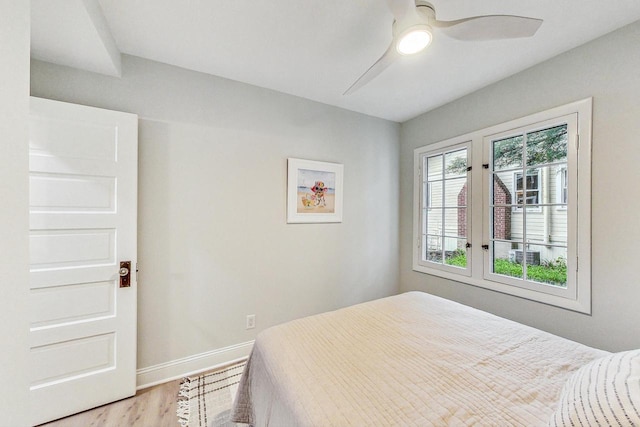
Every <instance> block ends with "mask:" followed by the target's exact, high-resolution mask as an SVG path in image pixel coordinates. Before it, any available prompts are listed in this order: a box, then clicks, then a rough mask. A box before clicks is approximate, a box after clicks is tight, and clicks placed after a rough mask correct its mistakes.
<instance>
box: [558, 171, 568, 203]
mask: <svg viewBox="0 0 640 427" xmlns="http://www.w3.org/2000/svg"><path fill="white" fill-rule="evenodd" d="M557 175H558V176H557V177H556V203H558V204H564V206H558V207H556V209H557V210H562V211H566V210H567V206H566V203H567V202H568V201H569V187H568V186H567V185H566V184H567V182H568V180H569V178H568V176H567V168H566V167H561V168H559V169H558V172H557ZM565 189H566V190H567V193H566V194H567V199H566V200H565V198H564V197H563V194H564V190H565Z"/></svg>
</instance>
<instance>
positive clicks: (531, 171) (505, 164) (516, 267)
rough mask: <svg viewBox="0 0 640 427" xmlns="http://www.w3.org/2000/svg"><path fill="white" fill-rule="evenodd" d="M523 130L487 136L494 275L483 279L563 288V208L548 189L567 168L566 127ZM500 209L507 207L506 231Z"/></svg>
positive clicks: (565, 255) (564, 261) (565, 265)
mask: <svg viewBox="0 0 640 427" xmlns="http://www.w3.org/2000/svg"><path fill="white" fill-rule="evenodd" d="M528 128H529V127H525V128H523V129H520V130H518V131H513V135H512V136H509V137H507V138H504V137H500V138H496V139H493V138H488V139H487V140H488V144H487V145H488V147H486V148H487V149H488V150H490V153H491V161H490V164H489V170H490V171H491V174H492V175H493V179H490V182H491V183H492V188H493V191H492V194H493V197H492V198H491V204H490V206H491V212H490V215H492V217H491V222H492V223H493V227H492V228H491V237H490V245H489V251H490V256H491V258H492V265H491V271H490V273H493V275H495V276H493V275H492V274H487V275H486V277H488V278H491V279H492V280H500V281H506V283H509V284H515V285H518V286H522V285H524V284H525V283H513V282H512V281H510V280H509V278H517V279H522V280H523V281H526V282H532V283H534V284H537V283H541V284H547V285H552V286H558V287H561V288H566V286H567V212H557V210H556V209H552V208H555V207H557V206H558V205H559V204H558V203H557V202H556V197H555V195H553V194H552V193H553V192H555V191H557V190H556V187H557V186H556V183H555V181H556V180H557V179H560V178H561V175H560V174H559V173H558V172H560V171H561V170H562V169H564V170H566V168H567V147H568V135H567V128H568V126H567V124H566V123H565V124H561V125H559V126H552V127H548V128H542V129H536V130H533V131H528ZM523 176H524V177H526V178H525V179H523ZM511 179H512V180H514V182H513V183H512V184H513V185H512V186H511V188H513V190H514V191H513V197H511V198H509V197H506V198H505V197H504V195H503V191H504V190H503V187H504V185H503V184H505V185H506V184H507V182H508V180H511ZM505 181H507V182H505ZM506 186H507V188H508V187H509V186H508V185H506ZM562 205H563V206H565V207H566V204H562ZM505 209H509V210H511V211H512V215H511V217H510V220H511V221H510V224H509V227H508V230H506V229H505V228H506V224H505V221H504V220H503V217H504V213H503V211H504V210H505ZM496 276H502V277H496Z"/></svg>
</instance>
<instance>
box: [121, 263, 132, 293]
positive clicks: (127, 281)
mask: <svg viewBox="0 0 640 427" xmlns="http://www.w3.org/2000/svg"><path fill="white" fill-rule="evenodd" d="M118 275H119V276H120V287H121V288H128V287H130V286H131V261H120V270H119V271H118Z"/></svg>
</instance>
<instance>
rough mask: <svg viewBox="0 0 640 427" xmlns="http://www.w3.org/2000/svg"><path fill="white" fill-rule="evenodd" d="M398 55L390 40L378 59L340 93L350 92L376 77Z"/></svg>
mask: <svg viewBox="0 0 640 427" xmlns="http://www.w3.org/2000/svg"><path fill="white" fill-rule="evenodd" d="M398 56H400V54H399V53H398V52H397V51H396V47H395V44H394V43H393V42H391V45H390V46H389V48H388V49H387V51H386V52H385V53H384V54H383V55H382V56H381V57H380V59H378V60H377V61H376V62H374V64H373V65H372V66H371V67H369V69H368V70H367V71H365V72H364V74H362V75H361V76H360V77H359V78H358V80H356V81H355V82H354V83H353V84H352V85H351V86H350V87H349V89H347V90H346V91H345V92H344V93H343V94H342V95H349V94H352V93H353V92H355V91H356V90H358V89H360V88H361V87H362V86H364V85H366V84H367V83H369V82H370V81H371V80H373V79H374V78H376V77H377V76H378V74H380V73H382V72H383V71H384V70H385V69H386V68H387V67H388V66H389V65H391V64H392V63H393V61H395V60H396V58H397V57H398Z"/></svg>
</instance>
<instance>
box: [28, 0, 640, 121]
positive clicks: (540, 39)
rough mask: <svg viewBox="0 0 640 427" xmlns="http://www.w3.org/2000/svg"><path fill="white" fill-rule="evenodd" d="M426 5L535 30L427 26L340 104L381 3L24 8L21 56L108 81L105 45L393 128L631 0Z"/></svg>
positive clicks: (581, 36)
mask: <svg viewBox="0 0 640 427" xmlns="http://www.w3.org/2000/svg"><path fill="white" fill-rule="evenodd" d="M96 2H98V3H99V6H101V8H100V7H95V6H96ZM431 3H432V4H433V5H434V6H435V9H436V16H437V18H438V19H439V20H455V19H460V18H465V17H469V16H476V15H487V14H509V15H519V16H529V17H533V18H540V19H543V20H544V23H543V24H542V27H541V28H540V30H539V31H538V33H537V34H536V35H535V36H534V37H532V38H529V39H517V40H504V41H488V42H487V41H484V42H461V41H456V40H453V39H450V38H447V37H446V36H444V35H442V34H438V33H437V30H436V33H435V34H434V42H433V44H432V45H431V46H430V47H429V49H428V50H427V51H425V52H424V53H423V54H422V55H420V56H418V57H406V58H402V61H400V62H397V63H395V64H393V65H392V66H391V67H389V68H388V69H387V70H386V71H385V72H384V73H383V74H381V75H380V76H378V77H377V78H375V79H374V80H373V81H372V82H370V83H369V84H368V85H367V86H365V87H363V88H362V89H360V90H358V91H357V92H355V93H354V94H351V95H348V96H343V95H342V93H343V92H344V91H345V90H346V89H347V88H348V87H349V86H350V85H351V84H352V83H353V82H354V81H355V80H356V79H357V78H358V77H359V76H360V75H361V74H362V73H363V72H364V71H365V70H366V69H367V68H368V67H369V66H370V65H371V64H372V63H373V62H374V61H376V60H377V59H378V58H379V57H380V55H382V53H383V52H384V51H385V50H386V48H387V46H388V45H389V42H390V40H391V22H392V20H393V18H392V16H391V13H390V12H389V10H388V8H387V5H386V1H385V0H322V1H310V0H269V1H266V0H190V1H176V0H136V1H131V0H32V56H34V57H35V58H39V59H44V60H46V61H50V62H56V63H62V64H63V65H69V66H73V67H77V68H84V69H89V70H91V71H97V70H96V63H101V62H102V63H105V64H106V65H105V66H104V71H102V72H103V73H105V74H111V75H118V74H119V67H120V64H119V58H114V57H113V55H112V53H111V51H112V50H113V49H111V47H110V46H111V45H112V44H115V46H117V49H118V50H119V51H120V52H122V53H125V54H129V55H135V56H139V57H143V58H148V59H151V60H154V61H159V62H164V63H168V64H173V65H177V66H180V67H183V68H188V69H192V70H196V71H201V72H204V73H209V74H213V75H216V76H221V77H225V78H228V79H232V80H237V81H241V82H244V83H249V84H252V85H256V86H261V87H265V88H269V89H273V90H277V91H280V92H284V93H288V94H292V95H296V96H300V97H303V98H307V99H311V100H315V101H319V102H322V103H326V104H330V105H335V106H338V107H342V108H345V109H348V110H353V111H357V112H361V113H365V114H369V115H372V116H376V117H381V118H384V119H389V120H394V121H398V122H403V121H405V120H408V119H410V118H412V117H415V116H417V115H419V114H421V113H423V112H425V111H428V110H431V109H433V108H436V107H438V106H440V105H443V104H445V103H447V102H450V101H452V100H454V99H456V98H459V97H461V96H463V95H465V94H468V93H470V92H473V91H475V90H477V89H480V88H482V87H484V86H486V85H488V84H491V83H493V82H496V81H498V80H501V79H503V78H505V77H507V76H509V75H512V74H514V73H517V72H519V71H521V70H524V69H526V68H528V67H531V66H532V65H534V64H537V63H539V62H542V61H544V60H546V59H549V58H551V57H553V56H555V55H557V54H559V53H561V52H564V51H567V50H569V49H571V48H574V47H576V46H579V45H581V44H584V43H586V42H588V41H590V40H593V39H595V38H597V37H599V36H601V35H604V34H606V33H608V32H611V31H613V30H615V29H617V28H620V27H622V26H624V25H627V24H629V23H632V22H634V21H636V20H638V19H640V1H638V0H609V1H606V2H604V1H602V0H561V1H559V0H511V1H508V2H507V1H505V0H483V1H479V0H431ZM74 8H76V9H79V10H81V12H77V13H76V12H73V11H72V9H74ZM83 8H84V9H83ZM100 12H102V14H103V16H102V17H101V16H96V14H97V15H100ZM61 22H63V25H61ZM105 23H106V32H105V28H104V27H105V25H104V24H105ZM89 24H93V26H94V28H93V29H91V25H89ZM109 31H110V34H109ZM74 43H75V44H74ZM87 43H93V45H90V46H84V44H87ZM80 45H81V46H80Z"/></svg>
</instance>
